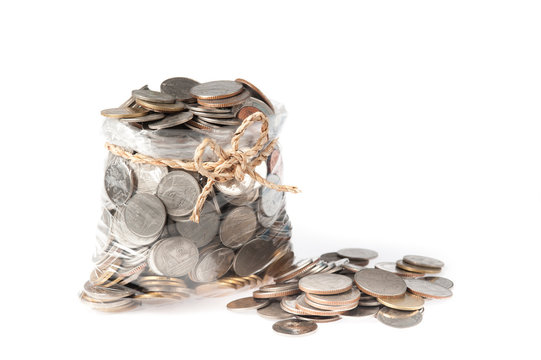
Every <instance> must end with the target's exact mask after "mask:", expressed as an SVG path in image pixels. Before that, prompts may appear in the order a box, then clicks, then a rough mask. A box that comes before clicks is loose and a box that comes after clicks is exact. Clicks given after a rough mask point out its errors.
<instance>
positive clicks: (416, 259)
mask: <svg viewBox="0 0 541 360" xmlns="http://www.w3.org/2000/svg"><path fill="white" fill-rule="evenodd" d="M402 260H404V262H406V263H408V264H411V265H417V266H421V267H428V268H434V269H438V270H440V269H441V268H442V267H443V265H444V263H443V261H440V260H438V259H434V258H431V257H428V256H420V255H406V256H404V258H403V259H402Z"/></svg>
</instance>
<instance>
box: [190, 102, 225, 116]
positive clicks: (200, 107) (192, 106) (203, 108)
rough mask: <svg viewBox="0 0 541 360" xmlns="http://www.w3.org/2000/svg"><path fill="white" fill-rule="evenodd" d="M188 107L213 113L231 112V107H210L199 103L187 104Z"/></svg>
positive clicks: (191, 109) (194, 110)
mask: <svg viewBox="0 0 541 360" xmlns="http://www.w3.org/2000/svg"><path fill="white" fill-rule="evenodd" d="M186 107H187V108H188V109H189V110H190V111H192V112H202V113H213V114H231V109H229V108H221V109H220V108H208V107H204V106H201V105H199V104H186Z"/></svg>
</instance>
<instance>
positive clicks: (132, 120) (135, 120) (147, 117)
mask: <svg viewBox="0 0 541 360" xmlns="http://www.w3.org/2000/svg"><path fill="white" fill-rule="evenodd" d="M164 117H165V114H162V113H152V114H147V115H144V116H139V117H133V118H123V119H121V120H122V122H125V123H146V122H150V121H156V120H161V119H163V118H164Z"/></svg>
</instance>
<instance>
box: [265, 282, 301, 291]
mask: <svg viewBox="0 0 541 360" xmlns="http://www.w3.org/2000/svg"><path fill="white" fill-rule="evenodd" d="M298 288H299V283H298V282H291V283H283V284H269V285H264V286H261V287H260V288H259V291H270V292H280V291H288V290H295V289H298Z"/></svg>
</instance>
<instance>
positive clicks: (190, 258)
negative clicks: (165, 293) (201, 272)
mask: <svg viewBox="0 0 541 360" xmlns="http://www.w3.org/2000/svg"><path fill="white" fill-rule="evenodd" d="M198 259H199V252H198V250H197V247H196V246H195V244H194V243H193V242H192V241H191V240H188V239H186V238H183V237H180V236H176V237H172V238H168V239H163V240H160V241H158V242H157V243H155V244H154V245H153V246H152V248H151V249H150V255H149V266H150V267H151V269H152V270H153V271H154V272H156V273H157V274H161V275H164V276H170V277H180V276H184V275H186V274H188V273H189V272H190V271H192V270H193V268H194V266H195V265H196V264H197V261H198Z"/></svg>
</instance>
